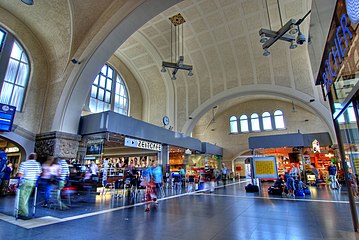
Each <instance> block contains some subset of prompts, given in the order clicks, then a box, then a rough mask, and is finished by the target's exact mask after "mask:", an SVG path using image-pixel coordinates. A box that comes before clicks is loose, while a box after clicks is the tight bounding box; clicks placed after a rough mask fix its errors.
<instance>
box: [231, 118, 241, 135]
mask: <svg viewBox="0 0 359 240" xmlns="http://www.w3.org/2000/svg"><path fill="white" fill-rule="evenodd" d="M232 123H235V127H236V129H235V130H236V131H232V130H233V129H232ZM238 130H239V128H238V118H237V117H236V116H234V115H233V116H231V117H230V118H229V132H230V133H231V134H236V133H239V131H238Z"/></svg>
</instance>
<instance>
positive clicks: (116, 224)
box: [0, 183, 359, 240]
mask: <svg viewBox="0 0 359 240" xmlns="http://www.w3.org/2000/svg"><path fill="white" fill-rule="evenodd" d="M245 184H246V183H231V185H230V186H227V187H226V188H225V189H223V188H218V189H216V191H215V192H214V193H206V192H202V193H196V194H184V195H181V196H178V195H177V196H170V197H168V198H165V199H163V200H162V201H160V204H159V206H158V207H157V208H153V209H151V211H150V212H144V206H143V205H142V203H139V204H137V205H135V206H132V205H127V204H125V205H123V204H122V203H120V202H121V200H120V202H117V200H116V199H112V198H111V197H110V195H108V196H106V197H105V198H103V197H101V199H102V200H101V199H99V198H100V196H97V197H96V199H95V200H94V201H89V202H84V203H82V204H81V206H74V207H73V208H72V209H70V210H66V211H59V210H49V209H46V210H43V209H42V210H40V209H39V211H38V212H37V218H35V219H32V220H27V221H23V220H17V221H14V219H13V217H10V216H8V215H11V212H12V202H13V197H6V198H2V199H0V204H1V205H0V212H1V213H2V214H0V220H1V221H0V236H6V237H5V238H4V239H9V240H10V239H14V240H15V239H16V240H18V239H49V240H51V239H86V240H89V239H131V240H132V239H139V240H140V239H146V240H151V239H156V240H162V239H164V240H167V239H168V240H171V239H173V240H175V239H203V240H205V239H211V240H217V239H218V240H223V239H229V240H231V239H260V240H264V239H275V240H280V239H288V240H289V239H301V240H302V239H304V240H307V239H308V240H311V239H313V240H314V239H333V240H334V239H335V240H337V239H343V240H344V239H345V240H347V239H359V234H357V233H354V232H353V224H352V221H351V215H350V210H349V204H348V201H347V193H346V192H345V191H344V190H342V191H331V190H329V189H327V188H325V187H323V188H312V189H311V191H312V196H311V197H310V198H300V199H295V200H293V199H287V198H281V197H273V196H268V195H267V194H266V192H265V191H263V192H261V193H246V192H245V191H244V186H245ZM266 187H267V186H266V185H265V184H264V185H263V189H266ZM46 215H50V216H51V217H45V216H46ZM50 223H52V224H50ZM4 234H5V235H4ZM1 239H3V237H1Z"/></svg>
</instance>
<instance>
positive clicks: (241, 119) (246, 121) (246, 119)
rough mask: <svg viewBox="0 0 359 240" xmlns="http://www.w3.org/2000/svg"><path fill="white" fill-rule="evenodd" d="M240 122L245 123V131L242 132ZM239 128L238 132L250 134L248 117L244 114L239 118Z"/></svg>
mask: <svg viewBox="0 0 359 240" xmlns="http://www.w3.org/2000/svg"><path fill="white" fill-rule="evenodd" d="M242 117H245V118H242ZM242 122H245V124H246V128H247V130H243V128H242ZM239 127H240V132H241V133H249V132H250V128H249V121H248V116H247V115H246V114H242V115H241V116H240V117H239Z"/></svg>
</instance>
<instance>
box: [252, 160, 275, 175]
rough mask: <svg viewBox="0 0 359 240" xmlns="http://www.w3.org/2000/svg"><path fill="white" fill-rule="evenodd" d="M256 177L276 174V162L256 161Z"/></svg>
mask: <svg viewBox="0 0 359 240" xmlns="http://www.w3.org/2000/svg"><path fill="white" fill-rule="evenodd" d="M255 164H256V168H255V169H256V175H267V174H270V175H271V174H276V172H275V166H274V161H255Z"/></svg>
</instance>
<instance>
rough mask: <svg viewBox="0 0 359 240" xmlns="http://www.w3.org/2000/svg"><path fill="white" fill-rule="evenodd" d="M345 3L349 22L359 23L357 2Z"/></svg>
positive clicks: (358, 2)
mask: <svg viewBox="0 0 359 240" xmlns="http://www.w3.org/2000/svg"><path fill="white" fill-rule="evenodd" d="M345 2H346V6H347V13H348V16H349V18H350V21H351V22H352V23H354V24H357V23H359V0H346V1H345Z"/></svg>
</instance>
